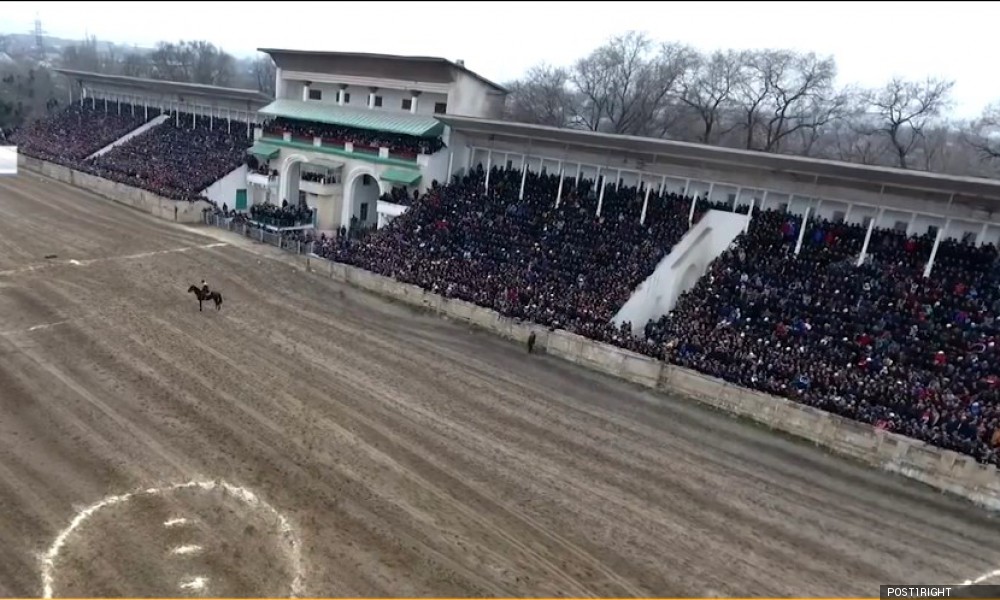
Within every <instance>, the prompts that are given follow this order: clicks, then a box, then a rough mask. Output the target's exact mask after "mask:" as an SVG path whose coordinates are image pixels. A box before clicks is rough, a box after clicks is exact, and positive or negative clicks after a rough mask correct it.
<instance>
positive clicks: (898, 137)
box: [868, 78, 955, 169]
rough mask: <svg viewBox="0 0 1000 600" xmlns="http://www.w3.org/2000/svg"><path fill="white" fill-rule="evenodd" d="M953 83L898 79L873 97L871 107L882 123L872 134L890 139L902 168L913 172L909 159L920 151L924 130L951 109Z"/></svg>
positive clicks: (870, 98) (870, 96)
mask: <svg viewBox="0 0 1000 600" xmlns="http://www.w3.org/2000/svg"><path fill="white" fill-rule="evenodd" d="M954 86H955V82H953V81H944V80H940V79H927V80H926V81H922V82H915V81H904V80H902V79H898V78H895V79H893V80H892V81H890V82H889V83H887V84H886V85H885V87H884V88H882V89H881V90H877V91H874V92H872V93H871V94H870V95H869V100H868V103H869V105H870V106H871V108H872V111H873V112H874V114H875V115H876V116H877V117H878V123H877V124H876V126H875V127H874V129H872V130H871V133H872V134H878V135H881V136H883V137H884V138H886V139H887V140H888V141H889V143H890V144H891V145H892V148H893V150H894V151H895V155H896V164H897V166H899V167H900V168H903V169H906V168H909V161H908V160H907V158H908V156H909V155H910V153H911V152H913V149H914V148H916V147H917V144H918V143H919V142H920V139H921V138H922V137H923V135H924V129H925V128H926V127H927V124H928V123H930V122H931V121H932V120H933V119H934V118H935V117H937V116H939V115H940V114H941V113H942V112H943V111H944V110H945V109H946V108H948V106H949V105H950V99H949V95H950V94H951V90H952V88H953V87H954Z"/></svg>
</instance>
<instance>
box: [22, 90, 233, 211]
mask: <svg viewBox="0 0 1000 600" xmlns="http://www.w3.org/2000/svg"><path fill="white" fill-rule="evenodd" d="M133 112H134V115H133ZM157 114H158V113H157V112H156V111H152V110H150V111H149V112H148V113H147V111H146V110H145V109H142V107H132V106H131V105H124V104H123V105H122V109H121V114H119V113H118V109H117V104H111V103H109V105H108V112H107V113H105V112H104V106H103V103H98V104H97V105H96V108H95V107H91V106H90V105H89V104H86V103H84V105H83V106H82V107H81V106H79V105H77V104H74V105H72V106H70V107H68V108H66V109H65V110H63V111H61V112H59V113H57V114H55V115H51V116H49V117H47V118H45V119H42V120H39V121H36V122H35V123H32V124H30V125H28V126H26V127H24V128H22V129H21V130H20V131H18V132H16V133H15V134H14V136H15V139H16V142H17V144H18V146H19V151H20V152H23V153H24V154H26V155H28V156H32V157H35V158H40V159H42V160H47V161H51V162H56V163H59V164H61V165H64V166H67V167H70V168H73V169H76V170H79V171H83V172H86V173H90V174H92V175H97V176H99V177H103V178H105V179H111V180H113V181H118V182H121V183H125V184H128V185H131V186H134V187H138V188H142V189H145V190H148V191H150V192H153V193H155V194H158V195H160V196H164V197H166V198H171V199H174V200H196V199H199V198H202V195H201V194H202V192H203V191H204V190H205V189H206V188H207V187H208V186H210V185H211V184H213V183H214V182H216V181H217V180H219V179H220V178H222V177H224V176H225V175H226V174H228V173H230V172H231V171H232V170H233V169H236V168H238V167H239V166H240V165H241V164H243V163H244V160H245V153H246V150H247V148H249V147H250V144H251V141H250V139H249V138H248V137H247V134H246V130H245V129H244V128H242V127H236V128H233V133H230V132H229V131H228V129H229V128H227V127H223V126H222V125H221V123H220V122H218V121H216V123H214V124H213V123H212V122H211V121H210V120H209V119H208V118H206V117H198V118H197V119H194V120H192V118H191V116H190V115H186V116H185V115H184V114H181V115H180V117H179V118H176V119H173V118H172V119H169V120H167V121H166V122H164V123H162V124H160V125H157V126H155V127H151V128H150V129H148V130H146V131H144V132H142V133H140V134H139V135H136V136H135V137H132V138H131V139H129V140H127V141H125V142H124V143H122V144H120V145H118V146H115V147H113V148H111V149H110V150H108V151H107V152H105V153H103V154H101V155H100V156H96V157H94V158H88V157H90V156H91V155H92V154H94V153H95V152H97V151H98V150H101V149H102V148H104V147H106V146H107V145H109V144H111V143H112V142H114V141H116V140H118V139H119V138H121V137H123V136H124V135H125V134H127V133H129V132H130V131H132V130H134V129H136V128H138V127H139V126H141V125H142V124H143V123H145V122H146V117H147V116H148V117H149V118H150V119H152V118H154V117H155V116H157ZM213 125H215V126H213Z"/></svg>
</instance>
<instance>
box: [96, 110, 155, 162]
mask: <svg viewBox="0 0 1000 600" xmlns="http://www.w3.org/2000/svg"><path fill="white" fill-rule="evenodd" d="M169 119H170V115H160V116H158V117H155V118H153V119H152V120H151V121H149V122H147V123H143V124H142V125H141V126H140V127H136V128H135V129H133V130H132V131H130V132H128V133H126V134H125V135H123V136H121V137H120V138H118V139H117V140H115V141H113V142H111V143H110V144H108V145H107V146H105V147H103V148H101V149H100V150H98V151H97V152H94V153H93V154H91V155H90V156H88V157H87V160H91V159H94V158H97V157H98V156H101V155H102V154H106V153H107V152H110V151H111V150H112V149H113V148H115V147H117V146H121V145H122V144H124V143H125V142H127V141H129V140H130V139H132V138H134V137H135V136H137V135H141V134H143V133H145V132H147V131H149V130H150V129H152V128H153V127H156V126H157V125H160V124H162V123H163V122H165V121H167V120H169Z"/></svg>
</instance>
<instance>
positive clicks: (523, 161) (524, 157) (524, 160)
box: [521, 154, 528, 173]
mask: <svg viewBox="0 0 1000 600" xmlns="http://www.w3.org/2000/svg"><path fill="white" fill-rule="evenodd" d="M527 163H528V155H527V154H522V155H521V172H522V173H523V172H524V165H526V164H527Z"/></svg>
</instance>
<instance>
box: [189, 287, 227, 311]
mask: <svg viewBox="0 0 1000 600" xmlns="http://www.w3.org/2000/svg"><path fill="white" fill-rule="evenodd" d="M188 293H189V294H194V295H195V297H196V298H198V311H199V312H201V303H202V302H209V301H211V302H215V310H222V294H220V293H219V292H209V293H208V295H207V296H206V295H205V294H204V293H203V292H202V291H201V288H200V287H198V286H196V285H192V286H191V287H189V288H188Z"/></svg>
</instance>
